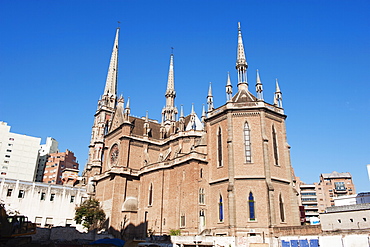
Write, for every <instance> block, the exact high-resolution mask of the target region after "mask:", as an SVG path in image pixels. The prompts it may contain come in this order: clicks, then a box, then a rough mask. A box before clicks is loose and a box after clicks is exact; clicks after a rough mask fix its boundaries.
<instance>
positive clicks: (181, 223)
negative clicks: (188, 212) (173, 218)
mask: <svg viewBox="0 0 370 247" xmlns="http://www.w3.org/2000/svg"><path fill="white" fill-rule="evenodd" d="M180 227H185V214H182V215H181V216H180Z"/></svg>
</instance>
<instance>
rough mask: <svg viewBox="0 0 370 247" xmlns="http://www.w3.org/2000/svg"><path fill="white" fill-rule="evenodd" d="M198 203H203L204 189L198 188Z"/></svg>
mask: <svg viewBox="0 0 370 247" xmlns="http://www.w3.org/2000/svg"><path fill="white" fill-rule="evenodd" d="M199 204H204V189H203V188H200V189H199Z"/></svg>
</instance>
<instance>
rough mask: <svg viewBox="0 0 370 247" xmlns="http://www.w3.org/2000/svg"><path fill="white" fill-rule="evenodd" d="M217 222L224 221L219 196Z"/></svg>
mask: <svg viewBox="0 0 370 247" xmlns="http://www.w3.org/2000/svg"><path fill="white" fill-rule="evenodd" d="M218 221H219V222H223V221H224V205H223V204H222V196H221V195H220V199H219V201H218Z"/></svg>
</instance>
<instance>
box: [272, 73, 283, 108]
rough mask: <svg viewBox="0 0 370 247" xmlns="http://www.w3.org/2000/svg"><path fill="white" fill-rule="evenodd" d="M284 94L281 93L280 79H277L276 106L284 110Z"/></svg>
mask: <svg viewBox="0 0 370 247" xmlns="http://www.w3.org/2000/svg"><path fill="white" fill-rule="evenodd" d="M282 95H283V94H282V93H281V91H280V87H279V83H278V79H276V90H275V96H274V105H275V106H277V107H280V108H283V97H282Z"/></svg>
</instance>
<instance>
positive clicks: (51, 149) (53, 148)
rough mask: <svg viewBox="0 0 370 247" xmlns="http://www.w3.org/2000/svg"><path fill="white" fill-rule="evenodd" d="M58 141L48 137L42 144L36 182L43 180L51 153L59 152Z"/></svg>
mask: <svg viewBox="0 0 370 247" xmlns="http://www.w3.org/2000/svg"><path fill="white" fill-rule="evenodd" d="M58 151H59V150H58V142H57V141H56V140H55V139H54V138H51V137H47V138H46V143H45V144H42V145H41V147H40V150H39V159H38V164H37V171H36V177H35V180H34V181H36V182H42V179H43V177H44V171H45V165H46V162H47V161H48V157H49V154H51V153H56V152H58Z"/></svg>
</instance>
